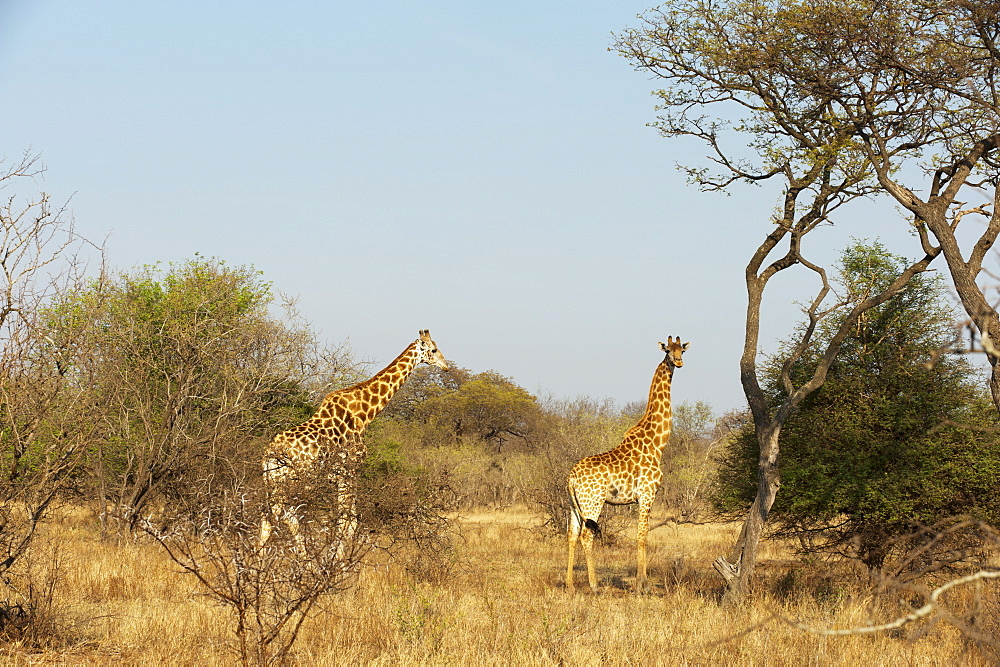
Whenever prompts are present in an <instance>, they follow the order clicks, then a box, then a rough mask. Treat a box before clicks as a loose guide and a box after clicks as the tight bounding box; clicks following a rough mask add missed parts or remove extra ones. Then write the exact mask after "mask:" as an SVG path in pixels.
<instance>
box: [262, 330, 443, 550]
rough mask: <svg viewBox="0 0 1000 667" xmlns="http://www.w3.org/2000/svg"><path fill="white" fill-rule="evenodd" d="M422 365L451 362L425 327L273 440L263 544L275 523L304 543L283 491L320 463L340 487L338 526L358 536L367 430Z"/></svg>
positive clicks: (267, 459) (267, 470) (266, 459)
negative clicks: (357, 489)
mask: <svg viewBox="0 0 1000 667" xmlns="http://www.w3.org/2000/svg"><path fill="white" fill-rule="evenodd" d="M420 363H428V364H432V365H434V366H437V367H438V368H440V369H441V370H445V371H446V370H448V362H447V361H445V358H444V355H443V354H441V351H440V350H438V347H437V344H436V343H435V342H434V341H433V340H432V339H431V334H430V331H428V330H427V329H422V330H421V331H420V336H419V337H418V338H417V340H415V341H413V342H412V343H410V344H409V345H408V346H407V347H406V349H405V350H403V352H402V353H401V354H400V355H399V356H398V357H396V358H395V359H394V360H393V361H392V363H390V364H389V365H388V366H386V367H385V368H383V369H382V370H381V371H379V372H378V373H376V374H375V375H374V376H373V377H371V378H369V379H368V380H365V381H364V382H359V383H358V384H356V385H354V386H351V387H347V388H346V389H340V390H338V391H334V392H331V393H330V394H327V395H326V397H325V398H324V399H323V403H322V404H321V405H320V406H319V409H318V410H317V411H316V413H315V414H314V415H313V416H312V417H311V418H310V419H309V420H307V421H305V422H303V423H302V424H299V425H298V426H294V427H292V428H290V429H288V430H287V431H283V432H281V433H279V434H278V435H276V436H275V438H274V440H273V441H272V442H271V445H270V446H269V447H268V449H267V451H266V452H265V454H264V460H263V462H262V465H263V469H264V482H265V486H266V487H267V489H268V492H269V494H270V506H271V516H268V515H267V513H265V514H264V516H263V517H261V522H260V539H259V543H260V545H261V546H263V545H264V544H265V543H266V542H267V540H268V538H269V537H270V536H271V530H272V528H273V524H272V519H274V520H275V521H281V522H282V523H284V524H285V525H286V526H287V527H288V530H289V532H290V533H291V534H292V536H294V537H295V538H296V540H299V539H300V536H299V519H298V516H297V515H296V511H295V508H293V507H291V506H289V504H288V502H287V501H288V498H287V497H286V496H285V494H284V493H283V492H282V487H287V486H288V485H289V484H290V483H291V482H293V481H295V480H297V479H298V478H299V477H300V475H302V476H306V475H308V473H309V472H311V471H314V470H315V469H316V468H317V466H319V465H320V464H323V466H324V469H323V472H324V473H325V474H327V475H328V476H329V478H330V480H331V481H332V483H333V484H334V487H335V488H336V493H337V507H338V508H339V510H340V511H339V517H340V520H338V523H339V524H340V525H343V526H344V533H343V534H344V535H345V536H346V538H350V537H351V536H352V535H353V534H354V531H355V529H356V528H357V522H358V518H357V514H356V510H355V507H356V498H355V495H354V476H355V475H356V474H357V468H358V465H359V464H360V463H361V462H362V461H363V460H364V457H365V453H366V448H365V441H364V431H365V428H366V427H367V426H368V424H369V423H371V421H372V419H374V418H375V416H376V415H377V414H378V413H379V412H381V411H382V409H383V408H384V407H385V406H386V404H387V403H388V402H389V399H390V398H392V395H393V394H395V393H396V390H398V389H399V388H400V386H402V384H403V382H405V381H406V378H408V377H409V375H410V373H412V372H413V369H414V368H416V366H417V365H418V364H420ZM326 466H329V469H327V468H326ZM344 541H347V540H346V539H345V540H342V544H343V542H344Z"/></svg>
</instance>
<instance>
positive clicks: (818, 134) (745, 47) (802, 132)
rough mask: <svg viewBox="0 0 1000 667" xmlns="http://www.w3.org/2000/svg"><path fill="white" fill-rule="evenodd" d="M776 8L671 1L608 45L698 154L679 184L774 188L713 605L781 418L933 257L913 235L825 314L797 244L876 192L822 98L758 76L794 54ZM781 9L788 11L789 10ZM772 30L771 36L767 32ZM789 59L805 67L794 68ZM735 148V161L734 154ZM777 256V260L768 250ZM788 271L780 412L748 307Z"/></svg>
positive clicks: (761, 488)
mask: <svg viewBox="0 0 1000 667" xmlns="http://www.w3.org/2000/svg"><path fill="white" fill-rule="evenodd" d="M786 6H788V5H787V4H786V3H766V2H749V3H747V2H721V3H718V2H711V1H709V0H676V1H675V2H671V3H669V4H667V5H665V6H664V7H662V8H660V9H657V10H652V11H650V12H649V13H648V14H646V15H645V16H644V17H643V18H642V25H641V26H640V27H638V28H634V29H630V30H627V31H625V32H624V33H622V34H621V35H619V36H618V38H617V42H616V49H617V50H618V52H619V53H620V54H622V55H623V56H625V57H626V58H628V59H629V60H630V62H632V63H633V65H634V66H635V67H636V68H637V69H639V70H641V71H644V72H647V73H650V74H652V75H653V76H654V77H656V78H658V79H660V80H661V81H662V82H663V84H664V88H663V89H661V90H659V91H657V93H656V94H657V95H658V97H659V98H660V102H661V104H660V106H659V111H660V116H659V120H658V121H657V123H656V126H657V127H658V129H659V130H660V132H661V133H662V134H663V135H664V136H667V137H693V138H695V139H698V140H700V141H702V142H704V143H705V144H706V145H707V147H708V149H709V151H710V153H709V159H710V161H711V162H712V164H713V168H699V167H686V168H685V169H686V171H687V173H688V176H689V178H690V179H691V180H692V181H693V182H694V183H696V184H697V185H699V186H700V187H701V188H703V189H705V190H708V191H727V190H730V189H732V188H733V186H735V185H736V184H739V183H764V182H767V181H775V180H776V181H778V182H780V183H781V186H782V187H783V189H784V194H783V201H782V204H781V205H780V207H779V208H778V210H777V211H776V212H775V214H774V215H773V217H772V218H771V220H770V221H769V222H770V223H771V224H772V228H771V231H770V232H769V233H767V235H766V236H765V238H764V240H763V241H762V242H761V244H760V245H759V246H758V247H757V248H756V249H755V250H754V251H753V253H752V256H751V258H750V261H749V262H748V264H747V267H746V274H745V278H746V286H747V297H748V298H747V314H746V327H745V335H744V346H743V353H742V356H741V359H740V377H741V381H742V384H743V389H744V393H745V394H746V397H747V401H748V403H749V406H750V410H751V413H752V415H753V420H754V430H755V434H756V439H757V442H758V446H759V456H758V481H757V493H756V496H755V498H754V501H753V504H752V506H751V507H750V510H749V512H748V514H747V515H746V519H745V521H744V524H743V528H742V530H741V532H740V535H739V537H738V539H737V542H736V544H735V545H734V547H733V549H732V550H731V552H730V553H729V555H728V556H727V557H722V558H719V559H717V560H716V562H715V568H716V570H717V571H718V572H719V574H720V575H721V576H722V577H723V579H724V580H725V582H726V588H727V596H726V597H727V599H729V600H733V599H737V598H739V597H740V596H741V595H742V594H743V592H744V591H745V590H746V588H747V585H748V583H749V581H750V578H751V576H752V573H753V569H754V565H755V563H756V552H757V545H758V543H759V540H760V537H761V534H762V531H763V527H764V525H765V523H766V521H767V518H768V514H769V512H770V509H771V506H772V505H773V503H774V500H775V497H776V494H777V491H778V488H779V486H780V483H781V481H780V474H779V442H778V436H779V434H780V432H781V428H782V426H783V424H784V423H785V421H786V420H787V419H788V417H789V416H790V415H791V414H792V412H793V411H794V410H795V408H796V407H797V406H798V405H799V404H801V402H802V401H803V400H804V399H805V398H806V397H807V396H809V394H811V393H812V392H813V391H815V390H816V389H818V388H819V387H820V386H822V385H823V382H824V381H825V379H826V374H827V372H828V370H829V368H830V365H831V364H832V363H833V361H834V359H835V358H836V355H837V353H838V351H839V348H840V345H841V343H842V342H843V341H844V339H845V337H846V336H847V334H848V332H849V331H850V330H851V327H853V326H854V324H855V322H856V321H857V319H858V317H860V316H861V314H862V313H864V312H865V311H867V310H869V309H871V308H873V307H876V306H878V305H880V304H882V303H884V302H885V301H887V300H888V299H890V298H891V297H892V296H893V295H895V294H896V293H897V292H898V291H899V290H901V289H902V288H903V287H905V285H906V284H907V283H908V282H909V281H910V279H911V278H912V277H913V276H914V275H917V274H918V273H920V272H922V271H924V270H925V269H926V268H927V266H928V265H929V264H930V262H931V261H932V260H933V259H934V258H935V257H936V256H937V255H938V254H939V253H940V249H939V248H938V247H936V246H934V245H933V244H932V243H931V242H930V238H929V236H928V234H927V229H926V227H925V226H919V225H918V226H917V228H916V231H917V235H918V237H919V239H920V241H921V247H922V251H923V253H924V254H923V257H922V258H920V259H919V260H917V261H915V262H913V263H911V264H910V265H909V266H907V267H905V269H904V270H903V271H902V272H901V273H900V274H899V275H898V276H896V277H895V278H894V279H893V280H892V281H890V282H889V283H888V284H887V285H885V288H884V289H883V290H882V291H880V292H877V293H872V294H870V295H868V296H867V297H866V298H865V299H862V300H860V301H856V302H853V303H850V302H840V303H833V304H830V303H829V302H828V297H829V296H830V286H829V284H828V281H827V276H826V270H825V269H824V268H823V267H822V266H820V265H819V264H816V263H814V262H812V261H810V259H809V258H808V257H807V254H806V253H805V251H804V242H805V240H806V238H807V236H808V234H809V233H810V232H812V231H813V230H815V229H816V228H817V226H819V225H821V224H824V223H829V222H831V220H832V216H833V214H834V213H835V212H836V211H837V210H838V209H840V208H841V207H843V206H844V205H845V204H847V203H849V202H851V201H853V200H855V199H857V198H859V197H865V196H869V195H872V194H874V193H876V192H878V188H879V183H878V181H877V179H876V173H875V170H874V169H873V167H872V165H871V164H870V163H869V162H868V161H865V160H863V159H861V158H860V153H859V151H860V149H859V146H858V142H859V141H860V138H859V136H858V131H857V128H856V127H855V125H854V124H852V123H851V122H850V121H849V119H848V118H846V117H845V116H843V115H840V116H838V115H837V112H836V110H835V109H834V108H833V107H832V106H831V104H830V101H829V98H828V96H827V95H822V94H819V93H817V92H815V91H813V90H810V89H807V88H803V87H802V86H801V85H800V84H799V82H798V81H797V80H795V79H794V78H793V77H791V76H788V75H782V73H781V72H780V71H774V70H771V69H769V68H768V63H769V60H770V59H771V58H772V57H774V54H775V53H777V54H779V55H780V54H783V53H786V52H788V57H789V58H791V57H792V54H791V53H790V50H791V49H792V47H794V46H795V42H794V40H793V41H789V40H787V39H786V40H785V41H781V40H779V39H776V38H775V37H774V36H775V35H780V34H788V35H794V34H795V30H796V26H797V25H798V23H797V21H798V20H799V17H798V15H797V14H795V13H792V14H789V13H788V12H787V11H785V9H784V8H785V7H786ZM795 7H798V6H797V5H795ZM775 21H778V22H779V23H780V25H778V26H775V24H774V22H775ZM796 57H803V58H806V59H808V54H798V53H796ZM748 148H749V151H748V150H747V149H748ZM782 247H783V248H784V250H782V249H781V248H782ZM796 266H798V267H802V268H804V269H805V270H807V271H809V272H811V273H812V274H814V276H815V277H816V279H817V282H818V287H817V290H816V292H815V295H814V296H813V298H812V300H811V302H810V303H809V305H808V306H807V307H806V309H805V310H806V316H807V321H808V323H807V325H806V326H805V327H804V328H803V329H802V330H801V332H800V336H799V338H798V340H797V341H796V342H795V344H794V345H792V346H791V347H790V348H789V349H788V350H787V356H786V358H785V359H784V361H783V363H782V370H781V385H782V387H783V388H784V390H785V399H784V400H783V401H782V402H781V403H780V404H777V405H772V404H770V403H769V402H768V400H767V395H766V393H765V392H764V390H763V389H762V388H761V383H760V380H759V377H758V369H757V357H758V355H759V351H760V346H759V334H760V321H761V305H762V301H763V297H764V292H765V289H766V287H767V285H768V283H769V282H770V281H771V279H772V278H774V277H775V276H776V275H778V274H779V273H780V272H782V271H786V270H789V269H791V268H793V267H796ZM840 308H843V309H846V311H847V312H846V313H845V314H844V316H843V319H842V320H841V324H840V326H839V327H838V328H837V330H836V331H835V332H834V333H833V335H831V336H830V337H829V338H828V339H827V340H826V341H825V346H824V348H823V349H822V350H821V351H820V353H819V355H818V363H817V365H816V366H815V368H814V371H813V373H812V374H811V375H809V376H808V377H803V378H795V377H793V376H792V373H791V368H792V366H793V365H794V363H795V361H796V360H797V359H798V358H799V357H800V356H801V355H802V354H803V352H804V351H805V350H806V349H808V348H809V345H810V343H811V342H812V339H813V334H814V332H815V330H816V327H817V325H818V323H819V322H820V321H821V320H822V319H823V317H824V316H825V315H828V314H829V313H830V312H831V310H835V309H840Z"/></svg>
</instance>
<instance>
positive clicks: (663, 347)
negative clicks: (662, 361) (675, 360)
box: [660, 338, 670, 352]
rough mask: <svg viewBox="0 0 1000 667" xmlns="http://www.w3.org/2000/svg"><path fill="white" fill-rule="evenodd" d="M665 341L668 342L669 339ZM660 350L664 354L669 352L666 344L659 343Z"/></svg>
mask: <svg viewBox="0 0 1000 667" xmlns="http://www.w3.org/2000/svg"><path fill="white" fill-rule="evenodd" d="M667 340H670V339H669V338H667ZM660 349H661V350H663V351H664V352H669V350H668V348H667V344H666V343H660Z"/></svg>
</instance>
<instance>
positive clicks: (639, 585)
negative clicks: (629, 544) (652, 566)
mask: <svg viewBox="0 0 1000 667" xmlns="http://www.w3.org/2000/svg"><path fill="white" fill-rule="evenodd" d="M651 509H652V502H651V501H645V500H641V501H640V502H639V525H638V529H637V530H636V535H635V541H636V549H637V552H638V553H637V554H636V572H635V591H636V593H644V592H645V591H646V540H647V538H648V537H649V511H650V510H651Z"/></svg>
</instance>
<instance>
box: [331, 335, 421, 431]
mask: <svg viewBox="0 0 1000 667" xmlns="http://www.w3.org/2000/svg"><path fill="white" fill-rule="evenodd" d="M418 357H419V352H418V350H417V342H416V341H414V342H412V343H410V344H409V345H408V346H407V347H406V349H405V350H403V352H402V353H401V354H400V355H399V356H398V357H396V358H395V359H394V360H393V361H392V362H391V363H390V364H389V365H388V366H386V367H385V368H383V369H382V370H380V371H379V372H378V373H376V374H375V375H373V376H372V377H371V378H369V379H368V380H365V381H364V382H360V383H358V384H356V385H354V386H353V387H351V388H349V389H346V390H344V393H349V394H350V402H349V405H353V404H355V403H360V405H361V406H362V408H363V409H361V410H358V411H357V412H355V415H354V416H355V419H356V423H357V424H358V425H359V426H360V427H362V428H364V427H366V426H368V424H369V423H370V422H371V420H373V419H374V418H375V416H376V415H378V413H380V412H381V411H382V409H383V408H384V407H385V406H386V404H388V403H389V399H390V398H392V396H393V394H395V393H396V391H398V390H399V388H400V387H401V386H403V383H404V382H406V378H408V377H410V373H412V372H413V369H414V368H416V366H417V359H418Z"/></svg>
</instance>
